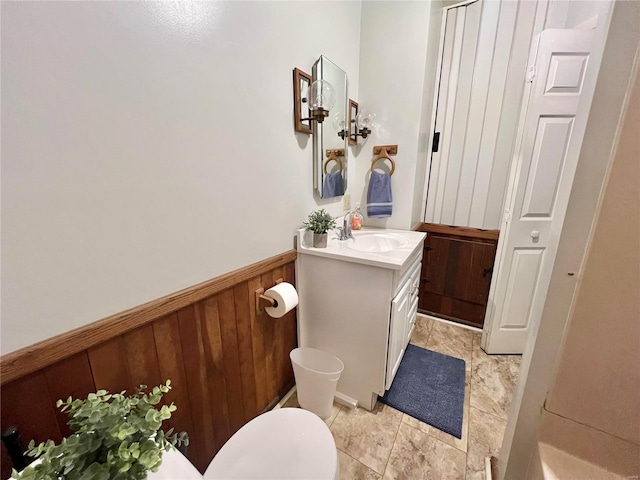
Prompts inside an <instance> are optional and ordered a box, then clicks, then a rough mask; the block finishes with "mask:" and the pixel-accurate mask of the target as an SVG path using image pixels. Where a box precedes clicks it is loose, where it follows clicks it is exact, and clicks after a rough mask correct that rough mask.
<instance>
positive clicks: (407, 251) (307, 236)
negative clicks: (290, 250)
mask: <svg viewBox="0 0 640 480" xmlns="http://www.w3.org/2000/svg"><path fill="white" fill-rule="evenodd" d="M328 235H329V236H328V238H327V246H326V247H325V248H314V247H313V233H312V232H309V231H306V230H304V229H300V230H298V239H297V250H298V253H302V254H307V255H316V256H319V257H327V258H334V259H336V260H343V261H346V262H354V263H361V264H364V265H371V266H374V267H382V268H389V269H393V270H403V269H404V268H405V267H406V266H407V264H408V263H409V260H410V259H411V258H412V257H413V256H414V254H415V253H416V252H417V251H418V250H421V249H422V248H423V241H424V239H425V237H426V236H427V234H426V233H424V232H414V231H410V230H395V229H388V228H363V229H362V230H354V231H353V238H352V239H348V240H339V233H338V230H331V231H329V232H328ZM366 237H369V238H366ZM371 237H378V239H381V240H382V241H383V243H384V241H385V240H387V239H388V240H390V241H391V242H392V243H393V244H394V246H393V248H391V249H389V250H387V251H371V250H370V251H363V248H364V247H363V245H366V246H368V245H369V243H370V242H369V243H365V242H367V240H369V239H371ZM372 248H373V249H374V250H375V247H372ZM364 249H366V248H364Z"/></svg>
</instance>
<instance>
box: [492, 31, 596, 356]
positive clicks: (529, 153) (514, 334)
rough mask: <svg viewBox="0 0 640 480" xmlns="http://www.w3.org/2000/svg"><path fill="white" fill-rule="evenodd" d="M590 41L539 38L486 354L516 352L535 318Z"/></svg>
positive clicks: (579, 122) (570, 160)
mask: <svg viewBox="0 0 640 480" xmlns="http://www.w3.org/2000/svg"><path fill="white" fill-rule="evenodd" d="M592 40H593V30H577V29H565V30H545V31H544V32H542V33H541V34H540V38H539V44H538V51H537V56H536V58H537V60H536V62H535V67H532V68H531V70H530V79H531V81H532V84H531V87H530V90H529V92H530V94H529V97H528V98H529V100H528V102H527V105H526V106H525V109H524V114H523V119H524V123H523V129H522V132H523V133H522V135H521V137H520V139H519V141H518V144H517V145H516V150H515V151H516V152H517V155H516V157H515V158H514V165H513V166H512V173H511V175H512V179H511V182H510V189H509V191H508V192H507V197H506V202H505V204H506V206H507V208H506V211H505V216H504V220H503V224H502V227H501V229H500V230H501V232H502V233H501V235H500V241H499V243H498V253H497V261H496V266H495V269H494V270H495V272H494V278H493V281H492V284H491V291H490V293H489V304H488V308H487V326H488V328H485V331H484V333H483V342H482V346H483V348H484V349H485V351H487V352H488V353H502V354H509V353H523V351H524V347H525V344H526V341H527V338H528V336H529V335H530V333H531V332H532V330H533V328H534V326H535V325H536V324H537V322H538V320H539V319H540V316H541V314H542V308H543V306H544V302H545V298H546V294H547V288H548V286H549V281H550V277H551V271H552V268H553V263H554V261H555V256H556V250H557V247H558V241H559V237H560V231H561V229H562V225H563V223H564V217H565V213H566V210H567V204H568V201H569V194H570V191H571V185H572V183H573V177H574V174H575V170H576V166H577V163H578V157H579V153H580V147H581V144H582V138H583V135H584V129H585V125H586V119H587V116H588V112H589V107H590V104H591V99H592V97H593V92H594V84H595V77H596V76H597V70H596V71H593V67H592V65H591V63H594V64H595V63H597V62H594V61H593V60H592V59H591V44H592ZM594 66H595V65H594Z"/></svg>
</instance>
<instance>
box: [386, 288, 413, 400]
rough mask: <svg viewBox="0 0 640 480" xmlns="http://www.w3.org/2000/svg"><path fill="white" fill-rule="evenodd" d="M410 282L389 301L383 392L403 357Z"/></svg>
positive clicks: (393, 376) (391, 380)
mask: <svg viewBox="0 0 640 480" xmlns="http://www.w3.org/2000/svg"><path fill="white" fill-rule="evenodd" d="M411 287H412V282H410V281H408V282H405V285H404V287H402V288H401V289H400V291H399V292H398V294H397V295H396V297H395V298H394V299H393V300H392V301H391V322H390V325H389V348H388V351H387V378H386V381H385V387H384V388H385V390H389V388H390V387H391V383H392V382H393V379H394V378H395V376H396V372H397V371H398V367H399V366H400V361H401V360H402V357H403V356H404V350H405V347H406V343H405V340H406V337H407V331H406V330H407V326H408V325H407V318H408V315H409V307H410V302H411Z"/></svg>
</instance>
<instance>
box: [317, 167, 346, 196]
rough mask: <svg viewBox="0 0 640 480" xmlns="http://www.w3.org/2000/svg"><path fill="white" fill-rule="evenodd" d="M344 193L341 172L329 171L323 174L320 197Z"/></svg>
mask: <svg viewBox="0 0 640 480" xmlns="http://www.w3.org/2000/svg"><path fill="white" fill-rule="evenodd" d="M340 195H344V180H343V179H342V173H341V172H331V173H327V174H326V175H325V176H324V181H323V182H322V198H331V197H339V196H340Z"/></svg>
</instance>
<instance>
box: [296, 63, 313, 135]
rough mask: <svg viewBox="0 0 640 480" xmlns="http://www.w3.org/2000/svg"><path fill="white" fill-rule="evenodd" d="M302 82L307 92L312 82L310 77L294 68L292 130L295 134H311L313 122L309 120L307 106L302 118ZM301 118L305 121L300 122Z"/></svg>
mask: <svg viewBox="0 0 640 480" xmlns="http://www.w3.org/2000/svg"><path fill="white" fill-rule="evenodd" d="M303 82H304V84H306V86H307V91H309V88H311V83H312V82H313V79H312V78H311V75H309V74H308V73H305V72H303V71H302V70H300V69H299V68H294V69H293V112H294V119H295V126H294V129H295V131H296V132H301V133H308V134H311V133H313V122H312V121H311V120H309V117H310V116H311V115H310V114H309V108H308V106H307V109H306V110H307V115H306V117H303V116H302V95H301V92H302V90H303ZM303 118H306V119H307V120H304V121H303V120H302V119H303Z"/></svg>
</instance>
